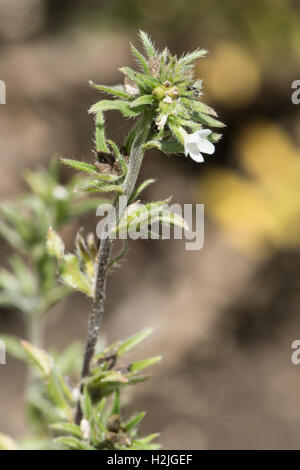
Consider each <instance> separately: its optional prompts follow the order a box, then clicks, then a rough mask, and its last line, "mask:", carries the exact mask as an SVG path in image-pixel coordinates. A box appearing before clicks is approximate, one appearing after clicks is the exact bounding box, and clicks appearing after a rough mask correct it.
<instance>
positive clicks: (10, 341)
mask: <svg viewBox="0 0 300 470" xmlns="http://www.w3.org/2000/svg"><path fill="white" fill-rule="evenodd" d="M0 341H3V342H4V343H5V349H6V352H7V353H8V354H10V355H11V356H12V357H14V358H15V359H19V360H22V361H23V360H24V359H25V358H26V355H25V352H24V349H23V348H22V346H21V344H20V340H19V338H17V337H16V336H12V335H4V334H1V335H0Z"/></svg>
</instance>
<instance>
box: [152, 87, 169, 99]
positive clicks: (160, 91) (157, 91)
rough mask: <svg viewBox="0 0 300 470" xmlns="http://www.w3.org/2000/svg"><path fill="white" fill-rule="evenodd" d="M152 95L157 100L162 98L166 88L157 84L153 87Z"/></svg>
mask: <svg viewBox="0 0 300 470" xmlns="http://www.w3.org/2000/svg"><path fill="white" fill-rule="evenodd" d="M152 95H153V96H154V97H155V98H156V99H157V100H159V101H160V100H162V99H163V98H164V97H165V96H166V89H165V87H163V86H157V87H155V88H154V90H153V91H152Z"/></svg>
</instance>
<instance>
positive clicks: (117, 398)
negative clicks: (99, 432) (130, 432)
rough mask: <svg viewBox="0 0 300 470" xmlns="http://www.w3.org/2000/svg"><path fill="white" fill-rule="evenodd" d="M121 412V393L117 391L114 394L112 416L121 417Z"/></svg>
mask: <svg viewBox="0 0 300 470" xmlns="http://www.w3.org/2000/svg"><path fill="white" fill-rule="evenodd" d="M120 412H121V406H120V392H119V390H116V391H115V393H114V401H113V404H112V408H111V414H112V415H119V414H120Z"/></svg>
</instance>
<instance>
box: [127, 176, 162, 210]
mask: <svg viewBox="0 0 300 470" xmlns="http://www.w3.org/2000/svg"><path fill="white" fill-rule="evenodd" d="M152 183H155V179H153V178H149V179H148V180H145V181H143V183H142V184H140V186H138V188H137V189H136V190H135V191H133V193H132V194H131V196H130V199H129V201H128V203H129V204H130V203H131V202H132V201H134V200H135V199H136V198H137V197H138V196H139V194H140V193H141V192H142V191H144V189H146V188H147V187H148V186H149V185H150V184H152Z"/></svg>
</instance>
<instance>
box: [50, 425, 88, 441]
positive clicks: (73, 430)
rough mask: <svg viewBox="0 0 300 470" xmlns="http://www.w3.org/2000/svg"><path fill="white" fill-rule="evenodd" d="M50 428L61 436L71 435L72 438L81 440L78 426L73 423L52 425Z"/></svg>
mask: <svg viewBox="0 0 300 470" xmlns="http://www.w3.org/2000/svg"><path fill="white" fill-rule="evenodd" d="M50 428H51V429H53V430H54V431H59V432H61V433H63V434H71V435H72V436H74V437H78V438H79V439H82V432H81V429H80V427H79V426H77V425H76V424H73V423H63V422H62V423H53V424H50Z"/></svg>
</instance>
